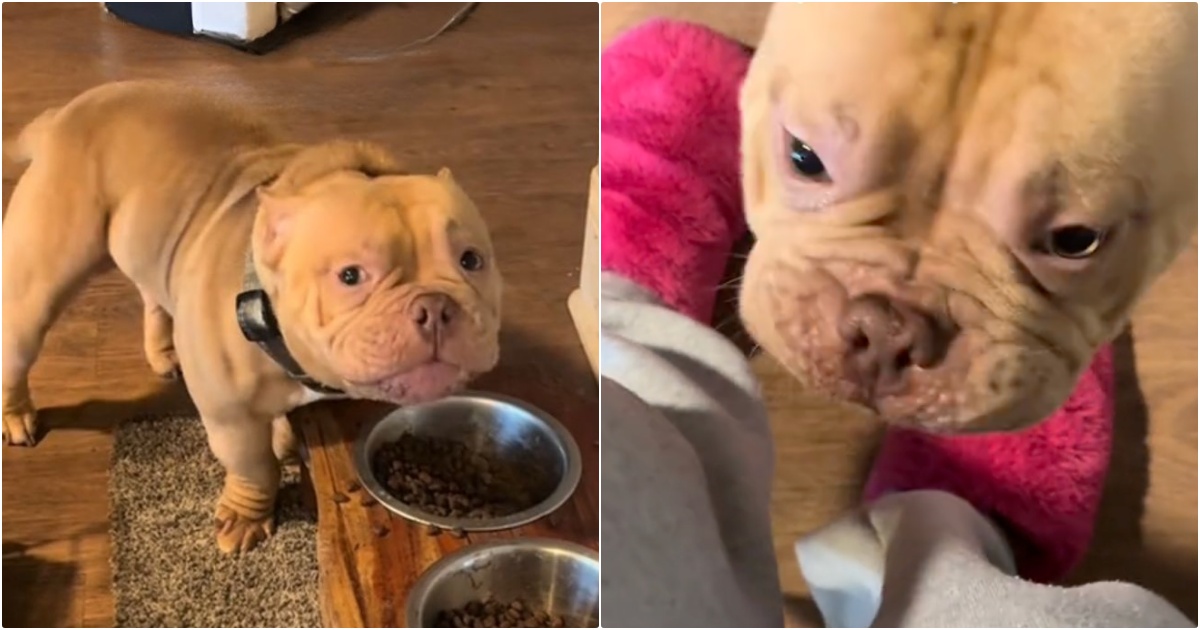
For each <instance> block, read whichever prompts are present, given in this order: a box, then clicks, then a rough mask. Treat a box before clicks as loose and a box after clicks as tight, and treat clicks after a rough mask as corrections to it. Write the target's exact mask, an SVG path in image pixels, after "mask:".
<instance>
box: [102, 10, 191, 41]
mask: <svg viewBox="0 0 1200 630" xmlns="http://www.w3.org/2000/svg"><path fill="white" fill-rule="evenodd" d="M104 8H106V9H108V12H109V13H111V14H113V15H115V16H117V17H119V18H121V19H122V20H125V21H126V22H129V23H130V24H136V25H138V26H141V27H143V28H148V29H151V30H155V31H162V32H164V33H172V34H174V35H191V34H192V33H193V30H192V3H190V2H105V3H104Z"/></svg>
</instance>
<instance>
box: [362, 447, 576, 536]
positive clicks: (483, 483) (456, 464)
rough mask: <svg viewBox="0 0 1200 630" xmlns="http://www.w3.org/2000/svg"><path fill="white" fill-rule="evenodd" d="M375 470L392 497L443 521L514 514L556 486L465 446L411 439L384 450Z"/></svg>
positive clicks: (530, 471)
mask: <svg viewBox="0 0 1200 630" xmlns="http://www.w3.org/2000/svg"><path fill="white" fill-rule="evenodd" d="M373 465H374V467H375V472H376V475H377V477H378V478H379V479H381V480H383V481H384V485H385V486H386V487H387V489H388V491H389V492H391V493H392V495H394V496H395V497H396V498H398V499H400V500H401V501H403V502H404V503H405V504H407V505H411V506H413V507H415V508H417V509H420V510H421V511H423V512H427V513H429V514H433V515H435V516H441V517H451V516H453V517H459V518H461V517H466V518H478V519H482V518H495V517H499V516H507V515H509V514H514V513H516V512H520V511H521V510H524V509H527V508H529V507H530V506H532V505H533V504H534V503H535V502H536V501H537V499H538V498H539V497H541V496H545V495H546V494H548V493H549V491H550V489H551V488H552V487H553V482H554V480H553V479H551V478H550V476H549V475H546V474H544V472H543V471H540V470H538V469H536V468H534V467H532V466H530V465H528V464H523V463H521V462H509V461H506V460H502V459H497V458H492V457H489V456H486V455H484V454H483V453H477V452H474V451H472V449H471V448H470V447H468V446H467V445H466V444H463V443H461V442H457V441H453V440H445V439H438V438H427V437H422V436H417V435H413V434H405V435H402V436H400V437H399V438H398V439H397V440H395V441H394V442H391V443H388V444H385V445H383V447H382V448H380V450H379V452H378V453H376V455H375V461H374V462H373Z"/></svg>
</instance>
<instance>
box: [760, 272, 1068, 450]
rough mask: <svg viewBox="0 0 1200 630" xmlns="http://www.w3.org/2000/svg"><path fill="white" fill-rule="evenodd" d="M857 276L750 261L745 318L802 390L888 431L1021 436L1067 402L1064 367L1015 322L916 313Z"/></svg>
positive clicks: (943, 311)
mask: <svg viewBox="0 0 1200 630" xmlns="http://www.w3.org/2000/svg"><path fill="white" fill-rule="evenodd" d="M863 278H868V274H866V273H863V271H862V270H841V269H839V270H838V273H837V274H836V276H835V275H834V274H833V273H830V271H829V269H828V268H827V266H825V265H821V264H816V263H812V264H808V265H806V266H804V267H801V268H797V267H793V266H790V265H785V264H783V263H781V262H779V259H774V260H771V259H769V258H768V259H766V260H757V261H756V260H755V256H754V254H753V253H752V254H751V258H750V261H749V263H748V265H747V270H746V275H745V283H744V285H743V291H742V294H741V311H742V313H741V314H742V319H743V321H744V322H745V324H746V329H747V331H748V332H749V333H750V334H751V336H753V337H754V338H755V340H756V341H757V342H758V343H759V344H760V345H761V346H762V348H763V349H764V350H765V351H766V352H767V353H769V354H770V355H772V356H773V357H774V358H775V359H776V360H777V361H779V363H780V364H781V365H782V366H783V367H785V368H786V369H787V370H788V371H789V372H790V373H792V374H793V375H794V376H796V377H797V379H798V380H799V381H801V382H802V383H803V384H804V385H805V386H806V387H808V388H810V389H812V390H815V391H817V392H820V393H822V394H825V395H827V396H829V397H831V398H834V399H836V400H839V401H843V402H847V403H851V404H855V405H857V406H860V407H863V408H865V409H867V410H870V411H872V412H873V413H874V414H875V415H876V416H877V417H879V419H880V420H882V421H884V422H886V423H888V424H893V425H899V426H905V427H910V428H915V429H920V430H924V431H931V432H939V433H964V432H975V431H994V430H1012V429H1019V428H1023V427H1027V426H1030V425H1032V424H1035V423H1036V422H1038V421H1039V420H1041V419H1042V418H1044V417H1046V416H1047V415H1049V414H1050V413H1052V412H1053V411H1054V409H1055V408H1056V407H1057V405H1058V404H1060V403H1061V402H1062V400H1065V398H1066V396H1067V395H1068V394H1069V393H1070V389H1071V386H1072V382H1073V381H1072V378H1071V374H1070V372H1071V367H1070V366H1069V365H1068V364H1067V363H1065V362H1064V361H1063V360H1061V358H1060V357H1057V356H1055V354H1054V353H1053V352H1052V351H1050V350H1048V349H1047V348H1046V347H1044V344H1041V343H1040V342H1039V341H1038V340H1037V339H1032V338H1029V337H1028V335H1022V334H1020V332H1019V329H1018V328H1017V327H1016V326H1015V325H1013V324H1012V323H1011V322H1005V321H1001V320H1000V319H997V318H995V317H994V316H992V315H988V314H986V313H982V312H980V313H975V312H972V311H971V310H970V309H969V308H959V307H955V308H953V309H950V308H947V307H946V306H945V305H943V306H942V307H937V308H935V307H933V306H928V305H926V306H924V307H923V306H922V305H921V304H922V300H920V299H917V298H915V297H913V296H915V295H916V293H915V292H912V293H908V294H906V292H905V291H898V290H896V287H895V286H894V285H893V286H888V285H885V284H883V283H880V282H877V281H875V280H871V279H867V280H863ZM847 280H850V281H847ZM930 292H931V293H936V292H934V291H930ZM966 301H970V300H966ZM932 302H935V301H931V303H932ZM958 302H959V301H958V300H955V301H954V303H955V304H957V303H958ZM964 304H965V302H964ZM950 311H953V313H951V312H950ZM960 311H961V312H960ZM964 313H965V315H964Z"/></svg>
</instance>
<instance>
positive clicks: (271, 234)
mask: <svg viewBox="0 0 1200 630" xmlns="http://www.w3.org/2000/svg"><path fill="white" fill-rule="evenodd" d="M254 192H255V194H256V195H257V196H258V216H257V217H256V218H255V221H254V231H253V233H252V236H251V238H252V240H253V243H252V245H253V247H254V253H255V256H257V257H258V259H259V260H260V261H261V262H262V263H263V264H264V265H266V266H267V267H268V268H270V269H274V268H275V267H276V266H277V265H278V264H279V259H280V258H281V257H282V256H283V249H284V245H285V244H286V243H287V238H288V236H289V235H290V233H291V231H292V225H293V224H294V223H295V219H296V215H297V213H298V212H299V210H300V204H299V203H297V199H296V198H295V197H292V196H285V195H281V194H278V193H274V192H272V191H271V190H269V189H267V188H266V187H263V186H259V187H258V188H257V189H256V190H255V191H254Z"/></svg>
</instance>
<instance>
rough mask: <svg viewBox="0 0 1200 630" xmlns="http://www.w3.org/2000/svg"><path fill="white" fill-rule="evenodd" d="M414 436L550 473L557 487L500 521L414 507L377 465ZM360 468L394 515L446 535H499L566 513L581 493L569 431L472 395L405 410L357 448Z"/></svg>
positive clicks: (370, 431)
mask: <svg viewBox="0 0 1200 630" xmlns="http://www.w3.org/2000/svg"><path fill="white" fill-rule="evenodd" d="M406 433H411V434H413V435H417V436H421V437H426V438H440V439H449V440H455V441H458V442H461V443H463V444H466V445H467V447H468V448H469V449H470V450H471V451H472V452H475V453H481V454H485V455H487V456H490V457H494V458H497V459H504V460H509V461H519V462H521V464H522V465H528V466H531V467H535V468H536V469H538V470H539V471H544V472H545V474H548V475H549V476H550V477H551V480H553V481H554V483H552V484H548V487H547V488H546V490H545V495H544V496H542V497H540V498H539V499H538V501H537V502H536V503H535V504H534V505H533V506H532V507H529V508H527V509H525V510H523V511H521V512H517V513H515V514H510V515H508V516H501V517H495V518H451V517H443V516H437V515H436V514H430V513H428V512H425V511H424V510H420V509H418V508H417V507H416V506H413V505H409V504H406V503H404V502H403V501H401V500H400V498H399V497H396V496H394V495H393V494H392V493H391V492H389V491H388V490H387V487H386V486H385V485H384V480H383V479H377V478H376V475H375V467H374V466H373V465H372V463H373V462H374V459H375V453H376V452H377V451H378V450H379V449H380V447H382V446H383V445H384V444H387V443H389V442H393V441H395V440H397V439H399V438H400V436H401V435H404V434H406ZM355 465H356V467H357V468H358V476H359V478H360V479H361V480H362V484H363V487H364V488H366V490H367V492H369V493H371V496H373V497H375V499H376V500H378V501H379V502H380V503H381V504H383V505H384V506H385V507H387V508H388V509H389V510H391V511H392V512H395V513H396V514H399V515H400V516H403V517H405V518H407V519H410V520H413V521H416V522H418V523H426V524H429V525H435V526H437V527H441V528H443V529H460V530H463V531H494V530H500V529H509V528H512V527H519V526H521V525H525V524H527V523H530V522H533V521H536V520H537V519H539V518H542V517H543V516H546V515H547V514H550V513H551V512H553V511H554V510H556V509H558V508H559V506H561V505H562V504H563V503H565V502H566V500H567V499H568V498H570V496H571V494H572V493H573V492H574V491H575V487H576V486H578V485H579V477H580V475H581V473H582V468H583V465H582V461H581V457H580V454H579V446H578V445H577V444H576V443H575V440H574V439H573V438H572V437H571V434H570V433H569V432H568V431H567V429H566V428H565V427H563V425H562V424H560V423H559V422H558V421H557V420H555V419H554V418H551V417H550V416H549V415H547V414H546V413H544V412H542V411H541V410H539V409H536V408H534V407H532V406H530V405H527V404H525V403H522V402H520V401H517V400H514V399H512V398H508V397H505V396H500V395H497V394H490V393H489V394H484V393H477V392H471V393H464V394H460V395H457V396H451V397H448V398H443V399H441V400H438V401H435V402H431V403H426V404H422V405H413V406H411V407H401V408H400V409H397V410H396V411H393V412H392V413H390V414H388V415H387V416H385V417H384V418H383V419H381V420H379V421H378V422H376V423H374V424H373V425H371V426H368V427H367V428H366V429H364V431H363V433H362V434H361V435H360V436H359V439H358V444H357V446H356V448H355Z"/></svg>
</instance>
